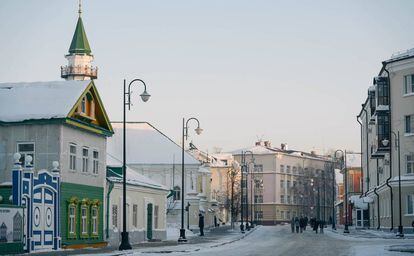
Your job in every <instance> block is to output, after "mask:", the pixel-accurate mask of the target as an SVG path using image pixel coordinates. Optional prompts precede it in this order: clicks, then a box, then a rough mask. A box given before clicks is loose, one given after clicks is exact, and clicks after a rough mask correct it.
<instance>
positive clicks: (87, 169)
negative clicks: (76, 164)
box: [81, 146, 91, 175]
mask: <svg viewBox="0 0 414 256" xmlns="http://www.w3.org/2000/svg"><path fill="white" fill-rule="evenodd" d="M84 149H86V150H88V156H87V157H86V160H87V161H86V163H87V165H86V171H84V170H83V166H84V159H85V156H84V155H83V150H84ZM89 151H90V148H89V147H86V146H84V147H82V151H81V159H82V165H81V173H82V174H87V175H90V174H91V173H90V172H89V169H90V168H89V166H90V165H89Z"/></svg>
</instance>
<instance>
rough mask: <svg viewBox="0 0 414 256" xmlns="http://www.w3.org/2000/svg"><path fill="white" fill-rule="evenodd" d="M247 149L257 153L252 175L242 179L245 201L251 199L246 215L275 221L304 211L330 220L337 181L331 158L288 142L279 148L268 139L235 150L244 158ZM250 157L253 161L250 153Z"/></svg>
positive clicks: (270, 221)
mask: <svg viewBox="0 0 414 256" xmlns="http://www.w3.org/2000/svg"><path fill="white" fill-rule="evenodd" d="M246 150H249V151H251V152H253V154H254V168H253V169H252V167H249V175H248V177H247V179H244V180H245V181H242V185H243V188H244V190H245V192H244V202H248V211H246V212H244V215H245V216H246V214H247V215H248V216H249V220H250V219H251V217H252V216H253V219H254V218H256V219H257V220H258V222H259V223H262V224H264V225H274V224H278V223H284V222H289V221H290V220H291V218H293V217H295V216H301V215H306V216H308V217H317V218H320V219H322V220H325V221H326V222H329V221H330V220H331V219H332V218H331V216H332V207H333V198H332V195H333V193H332V189H333V185H334V183H333V162H332V161H331V159H330V158H328V157H324V156H320V155H317V154H316V153H315V152H311V153H306V152H302V151H297V150H290V149H288V147H287V144H282V145H281V147H280V148H275V147H272V146H271V144H270V142H268V141H265V142H263V141H259V142H256V144H255V146H254V147H248V148H245V149H240V150H236V151H234V152H232V153H233V156H234V159H235V160H236V161H238V162H241V152H242V151H246ZM246 160H247V163H249V162H251V156H250V154H247V155H246ZM250 166H251V164H250ZM246 191H247V193H248V197H247V198H246V197H245V195H246ZM245 204H246V203H244V205H245ZM245 209H246V207H245Z"/></svg>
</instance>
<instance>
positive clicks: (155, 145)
mask: <svg viewBox="0 0 414 256" xmlns="http://www.w3.org/2000/svg"><path fill="white" fill-rule="evenodd" d="M122 125H123V124H122V123H118V122H112V127H113V129H114V131H115V134H114V135H113V136H112V137H111V138H108V140H107V152H108V153H109V154H110V155H112V156H113V157H115V158H117V159H122V149H123V133H122ZM126 136H127V145H126V147H127V150H126V152H127V155H126V159H127V163H128V164H129V165H132V164H181V153H182V152H181V147H180V146H179V145H177V144H176V143H175V142H174V141H173V140H171V139H170V138H169V137H168V136H166V135H165V134H164V133H162V132H161V131H160V130H158V129H157V128H155V127H154V126H153V125H151V124H149V123H148V122H128V123H127V134H126ZM184 162H185V164H195V165H200V162H199V161H198V160H197V159H195V158H194V157H193V156H192V155H191V154H188V153H187V152H185V153H184ZM109 164H110V163H109Z"/></svg>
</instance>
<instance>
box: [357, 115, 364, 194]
mask: <svg viewBox="0 0 414 256" xmlns="http://www.w3.org/2000/svg"><path fill="white" fill-rule="evenodd" d="M359 118H360V116H357V122H358V123H359V126H360V127H361V195H360V196H359V197H360V198H361V197H362V196H363V195H364V185H363V184H364V170H362V154H363V153H362V152H363V151H362V123H361V121H359Z"/></svg>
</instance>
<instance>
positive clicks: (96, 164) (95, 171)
mask: <svg viewBox="0 0 414 256" xmlns="http://www.w3.org/2000/svg"><path fill="white" fill-rule="evenodd" d="M92 157H93V165H92V167H93V168H92V173H93V174H98V168H99V152H98V151H97V150H94V151H93V153H92Z"/></svg>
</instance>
